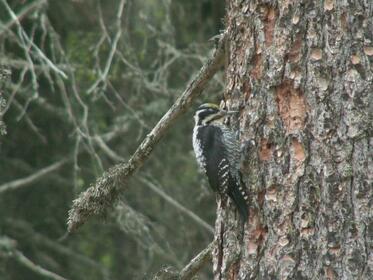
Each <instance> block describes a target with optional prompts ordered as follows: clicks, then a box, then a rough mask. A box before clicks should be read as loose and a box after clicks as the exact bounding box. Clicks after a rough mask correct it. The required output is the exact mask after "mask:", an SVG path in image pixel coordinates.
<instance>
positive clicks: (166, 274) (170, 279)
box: [153, 241, 215, 280]
mask: <svg viewBox="0 0 373 280" xmlns="http://www.w3.org/2000/svg"><path fill="white" fill-rule="evenodd" d="M214 244H215V242H214V241H213V242H211V243H210V244H209V245H208V246H207V247H206V248H205V249H204V250H202V251H201V252H200V253H199V254H198V255H197V256H195V257H194V258H193V259H192V260H191V261H190V262H189V263H188V264H187V265H186V266H185V267H184V268H183V269H182V270H181V271H180V273H177V271H175V269H173V268H172V267H166V268H163V269H162V270H160V271H158V272H157V274H156V275H155V276H154V277H153V280H190V279H193V276H195V275H196V274H197V273H198V271H200V270H201V268H202V267H203V266H204V265H205V264H206V263H207V262H208V261H210V260H211V259H212V256H211V252H212V249H213V247H214Z"/></svg>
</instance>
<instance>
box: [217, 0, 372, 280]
mask: <svg viewBox="0 0 373 280" xmlns="http://www.w3.org/2000/svg"><path fill="white" fill-rule="evenodd" d="M226 24H227V29H228V33H229V40H228V41H229V46H228V49H229V54H228V55H227V65H226V76H227V84H226V85H227V89H226V92H227V93H226V99H227V100H228V107H230V108H233V109H238V108H240V109H241V116H240V119H239V127H240V139H241V142H242V147H243V149H242V153H243V161H242V168H241V169H242V172H243V175H244V181H245V183H246V186H247V188H248V190H249V191H250V192H251V194H252V204H251V206H250V218H249V222H248V223H247V224H246V225H245V227H244V228H243V227H242V224H240V223H239V222H237V220H238V217H235V215H237V214H235V213H234V211H231V210H229V211H227V208H228V209H234V207H233V206H231V205H225V204H226V202H225V200H223V201H219V205H218V218H217V221H216V228H215V230H216V232H215V239H216V240H217V243H218V245H217V246H216V248H215V249H214V253H213V262H214V275H215V279H373V270H372V269H373V248H372V246H373V237H372V236H373V220H372V200H373V199H372V166H373V165H372V157H371V156H370V157H369V156H368V153H369V151H370V148H371V145H372V137H371V136H372V127H371V125H372V119H371V118H370V116H369V108H368V104H369V101H371V97H372V70H371V64H372V59H373V56H372V55H373V46H372V28H373V23H372V4H371V3H370V2H369V1H350V2H349V3H347V1H333V0H325V1H307V0H303V1H288V0H278V1H255V0H254V1H241V0H240V1H238V0H228V1H227V18H226ZM370 109H371V108H370ZM369 167H370V168H369Z"/></svg>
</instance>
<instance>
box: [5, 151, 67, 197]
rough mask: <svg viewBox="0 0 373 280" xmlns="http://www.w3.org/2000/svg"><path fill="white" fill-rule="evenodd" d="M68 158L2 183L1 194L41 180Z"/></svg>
mask: <svg viewBox="0 0 373 280" xmlns="http://www.w3.org/2000/svg"><path fill="white" fill-rule="evenodd" d="M68 160H69V159H66V158H65V159H63V160H60V161H57V162H55V163H53V164H51V165H49V166H47V167H44V168H42V169H40V170H39V171H37V172H36V173H34V174H32V175H30V176H27V177H25V178H21V179H17V180H14V181H11V182H8V183H5V184H2V185H1V186H0V194H1V193H3V192H6V191H9V190H14V189H17V188H20V187H23V186H25V185H27V184H30V183H33V182H35V181H37V180H39V179H40V178H41V177H43V176H45V175H47V174H48V173H51V172H53V171H55V170H57V169H58V168H60V167H61V166H62V165H64V164H65V163H66V162H67V161H68Z"/></svg>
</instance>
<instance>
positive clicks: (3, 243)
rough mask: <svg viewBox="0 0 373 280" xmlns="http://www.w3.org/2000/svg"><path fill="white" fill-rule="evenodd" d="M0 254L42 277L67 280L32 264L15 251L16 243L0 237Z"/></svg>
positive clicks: (19, 252)
mask: <svg viewBox="0 0 373 280" xmlns="http://www.w3.org/2000/svg"><path fill="white" fill-rule="evenodd" d="M0 252H2V253H6V256H9V257H12V258H14V259H15V260H16V261H17V262H18V263H19V264H21V265H23V266H25V267H27V268H28V269H30V270H32V271H34V272H35V273H37V274H39V275H41V276H43V277H47V278H49V279H55V280H67V279H66V278H64V277H62V276H59V275H58V274H56V273H54V272H52V271H49V270H46V269H45V268H43V267H41V266H39V265H37V264H35V263H34V262H32V261H31V260H30V259H29V258H27V257H26V256H25V255H24V254H23V253H22V252H21V251H19V250H18V249H17V242H16V241H15V240H13V239H10V238H8V237H6V236H2V237H0Z"/></svg>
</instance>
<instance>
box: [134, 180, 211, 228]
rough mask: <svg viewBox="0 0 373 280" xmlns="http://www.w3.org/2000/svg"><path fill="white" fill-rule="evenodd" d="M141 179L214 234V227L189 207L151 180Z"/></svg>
mask: <svg viewBox="0 0 373 280" xmlns="http://www.w3.org/2000/svg"><path fill="white" fill-rule="evenodd" d="M140 181H141V182H143V183H144V184H145V186H147V187H148V188H149V189H151V190H152V191H153V192H155V193H156V194H158V195H159V196H160V197H162V198H163V199H164V200H166V201H167V202H168V203H170V204H171V205H172V206H174V207H175V208H176V209H177V210H179V211H180V212H182V213H184V214H185V215H187V216H188V217H189V218H191V219H192V220H193V221H195V222H196V223H197V224H199V225H200V226H202V227H203V228H205V229H207V230H208V231H209V232H211V233H212V234H214V228H213V227H212V226H210V225H209V224H208V223H206V222H205V221H204V220H202V219H201V218H200V217H199V216H198V215H196V214H195V213H193V212H192V211H190V210H189V209H187V208H185V207H184V206H183V205H181V204H180V203H179V202H177V201H176V200H175V199H173V198H172V197H170V196H169V195H167V194H166V193H165V192H164V191H162V190H161V189H160V188H158V187H157V186H156V185H155V184H153V183H152V182H151V181H149V180H147V179H145V178H140Z"/></svg>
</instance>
